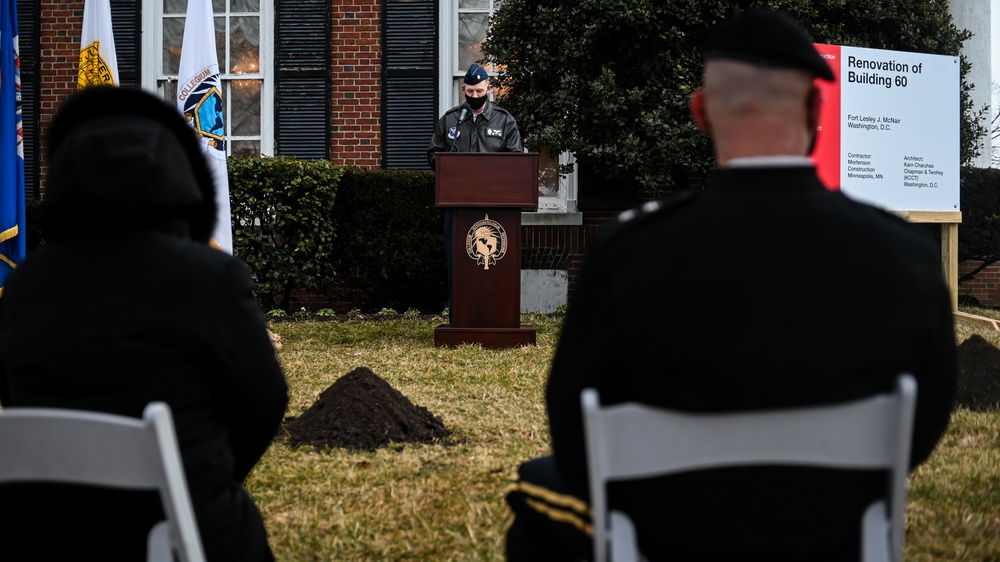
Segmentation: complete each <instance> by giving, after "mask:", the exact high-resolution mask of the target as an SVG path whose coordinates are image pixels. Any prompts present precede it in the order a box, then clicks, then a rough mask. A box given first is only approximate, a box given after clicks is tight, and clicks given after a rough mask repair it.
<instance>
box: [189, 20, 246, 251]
mask: <svg viewBox="0 0 1000 562" xmlns="http://www.w3.org/2000/svg"><path fill="white" fill-rule="evenodd" d="M224 107H225V106H224V105H223V99H222V79H221V77H220V76H219V58H218V56H217V55H216V51H215V23H214V14H213V13H212V0H188V6H187V19H186V20H185V21H184V43H183V44H182V45H181V62H180V70H179V71H178V76H177V109H179V110H180V112H181V113H182V114H183V115H184V117H185V118H186V119H187V122H188V123H189V124H191V126H192V127H194V129H195V131H197V133H198V138H199V140H200V141H201V148H202V152H203V153H205V155H206V158H207V159H208V165H209V167H210V168H211V169H212V176H213V178H214V179H215V199H216V202H217V203H218V205H219V219H218V221H217V224H216V225H215V234H213V236H212V242H213V244H214V245H216V246H218V247H219V248H221V249H222V250H225V251H226V252H229V253H230V254H231V253H233V225H232V222H233V221H232V217H231V215H230V212H229V173H228V170H227V168H226V126H225V123H224V122H223V108H224Z"/></svg>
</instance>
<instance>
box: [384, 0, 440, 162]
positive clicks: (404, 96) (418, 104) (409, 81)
mask: <svg viewBox="0 0 1000 562" xmlns="http://www.w3.org/2000/svg"><path fill="white" fill-rule="evenodd" d="M382 9H383V12H382V17H383V25H382V30H383V31H382V37H383V45H384V47H383V50H382V73H383V78H382V84H383V91H384V92H385V94H384V95H385V98H384V100H383V104H382V123H383V127H382V162H383V163H384V167H385V168H389V169H408V170H428V169H430V168H429V167H428V165H427V145H428V144H430V140H431V135H432V134H433V133H434V122H435V121H436V120H437V82H436V78H437V68H436V65H437V39H436V37H437V35H436V32H435V30H436V28H437V26H436V22H437V1H436V0H385V2H384V3H383V8H382Z"/></svg>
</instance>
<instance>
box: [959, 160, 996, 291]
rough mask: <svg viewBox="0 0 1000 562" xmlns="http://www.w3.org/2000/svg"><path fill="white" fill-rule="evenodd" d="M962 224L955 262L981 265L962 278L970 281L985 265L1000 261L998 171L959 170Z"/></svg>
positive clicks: (967, 168)
mask: <svg viewBox="0 0 1000 562" xmlns="http://www.w3.org/2000/svg"><path fill="white" fill-rule="evenodd" d="M960 198H961V205H960V206H961V209H962V224H961V225H959V227H958V231H959V232H958V261H959V262H962V261H968V260H974V261H979V262H981V263H980V265H979V266H978V269H976V270H975V271H972V272H970V273H968V274H966V275H963V276H962V279H960V281H966V280H969V279H971V278H973V277H975V275H976V274H977V273H979V271H981V270H982V269H983V268H985V267H986V266H988V265H990V264H992V263H995V262H997V261H1000V170H998V169H996V168H971V167H966V168H963V169H962V185H961V195H960Z"/></svg>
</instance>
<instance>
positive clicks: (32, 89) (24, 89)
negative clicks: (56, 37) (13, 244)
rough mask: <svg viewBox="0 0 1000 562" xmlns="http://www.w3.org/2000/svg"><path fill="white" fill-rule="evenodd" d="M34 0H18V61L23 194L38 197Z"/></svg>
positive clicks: (37, 28) (36, 70) (37, 6)
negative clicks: (22, 140) (22, 150)
mask: <svg viewBox="0 0 1000 562" xmlns="http://www.w3.org/2000/svg"><path fill="white" fill-rule="evenodd" d="M40 11H41V7H40V6H39V5H38V2H36V1H35V0H17V35H18V51H17V52H18V57H19V59H20V65H21V126H22V128H23V129H24V197H25V199H38V197H39V195H40V194H39V185H38V182H39V178H38V169H39V166H38V147H39V139H41V137H42V135H41V130H40V129H41V128H40V127H39V125H38V100H39V91H40V87H39V84H38V82H39V80H38V58H39V55H40V50H39V46H38V34H39V31H40V27H39V23H38V22H39V17H38V16H39V12H40Z"/></svg>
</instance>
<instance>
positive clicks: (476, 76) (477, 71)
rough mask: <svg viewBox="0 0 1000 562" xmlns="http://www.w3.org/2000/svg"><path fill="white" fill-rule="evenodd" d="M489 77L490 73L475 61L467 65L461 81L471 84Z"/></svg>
mask: <svg viewBox="0 0 1000 562" xmlns="http://www.w3.org/2000/svg"><path fill="white" fill-rule="evenodd" d="M489 77H490V75H489V74H487V73H486V71H485V70H483V67H481V66H479V65H478V64H476V63H472V66H470V67H469V71H468V72H466V73H465V78H464V79H462V81H463V82H465V83H466V84H469V85H472V84H478V83H480V82H482V81H483V80H486V79H487V78H489Z"/></svg>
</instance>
